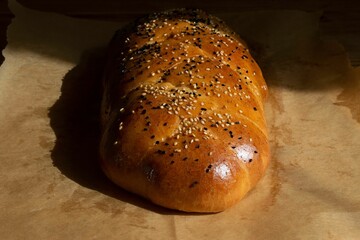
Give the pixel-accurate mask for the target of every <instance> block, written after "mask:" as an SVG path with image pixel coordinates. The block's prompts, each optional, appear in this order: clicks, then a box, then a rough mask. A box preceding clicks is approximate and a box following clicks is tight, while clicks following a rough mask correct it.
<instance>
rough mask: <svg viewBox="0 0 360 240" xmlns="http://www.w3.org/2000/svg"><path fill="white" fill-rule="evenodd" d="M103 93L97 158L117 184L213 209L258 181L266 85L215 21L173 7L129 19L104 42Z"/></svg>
mask: <svg viewBox="0 0 360 240" xmlns="http://www.w3.org/2000/svg"><path fill="white" fill-rule="evenodd" d="M103 87H104V95H103V100H102V110H101V122H102V139H101V143H100V159H101V160H100V161H101V166H102V168H103V170H104V172H105V174H106V175H107V176H108V177H109V178H110V179H111V180H112V181H113V182H115V183H116V184H117V185H119V186H121V187H122V188H124V189H126V190H128V191H130V192H133V193H136V194H139V195H141V196H143V197H145V198H147V199H149V200H151V201H152V202H154V203H156V204H158V205H161V206H164V207H167V208H172V209H177V210H181V211H187V212H219V211H223V210H225V209H227V208H228V207H230V206H232V205H234V204H235V203H236V202H238V201H239V200H240V199H241V198H243V197H244V196H245V194H246V193H247V192H248V191H249V190H251V189H252V188H253V187H254V186H255V184H256V183H257V182H258V181H259V179H260V178H261V177H262V176H263V175H264V172H265V170H266V168H267V166H268V163H269V158H270V153H269V144H268V135H267V130H266V123H265V119H264V109H263V102H264V100H265V98H266V95H267V86H266V83H265V81H264V78H263V76H262V73H261V70H260V68H259V66H258V65H257V64H256V62H255V61H254V59H253V58H252V56H251V55H250V52H249V49H248V48H247V46H246V45H245V43H244V41H243V40H241V39H240V37H238V36H237V35H236V34H235V33H234V32H232V31H231V30H230V29H229V28H228V27H227V26H226V25H225V24H224V23H223V22H222V21H221V20H219V19H217V18H215V17H213V16H210V15H208V14H206V13H205V12H203V11H201V10H186V9H179V10H172V11H167V12H162V13H155V14H152V15H149V16H147V17H144V18H141V19H139V20H137V21H135V22H134V23H132V24H131V25H129V26H128V27H127V28H125V29H123V30H121V31H118V32H117V33H116V35H115V36H114V38H113V40H112V41H111V43H110V47H109V56H108V64H107V67H106V70H105V75H104V82H103Z"/></svg>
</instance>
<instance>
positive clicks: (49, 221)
mask: <svg viewBox="0 0 360 240" xmlns="http://www.w3.org/2000/svg"><path fill="white" fill-rule="evenodd" d="M10 8H11V11H12V12H13V13H14V15H15V18H14V20H13V22H12V23H11V25H10V26H9V28H8V42H9V44H8V46H7V47H6V49H5V50H4V51H3V54H4V56H5V62H4V63H3V65H2V66H1V68H0V133H1V134H0V161H1V168H0V182H1V185H0V206H1V214H0V238H1V239H190V240H191V239H194V240H199V239H359V238H360V228H359V226H360V188H359V187H358V184H359V183H360V174H359V173H360V162H359V160H360V97H359V96H360V95H359V93H360V69H359V68H352V67H351V65H350V63H349V60H348V57H347V53H346V51H345V49H344V48H343V47H342V46H341V45H339V44H338V43H337V42H334V41H330V40H327V39H326V37H324V36H321V34H320V33H319V31H318V29H319V24H318V23H319V17H320V14H319V13H305V12H300V11H263V12H246V13H231V14H230V13H229V14H224V15H222V16H220V17H222V18H223V19H224V20H225V21H227V22H228V23H229V24H230V25H232V26H233V27H234V28H235V30H236V31H237V32H239V33H240V34H241V35H242V36H243V37H244V38H245V39H246V40H247V41H248V43H249V45H250V46H251V47H252V49H253V51H254V53H255V56H256V58H257V59H258V62H259V63H260V65H261V67H262V69H263V72H264V75H265V77H266V80H267V82H268V85H269V89H270V96H269V99H268V102H267V103H266V114H267V115H266V117H267V122H268V127H269V132H270V138H271V149H272V161H271V165H270V167H269V169H268V171H267V173H266V176H265V177H264V178H263V179H262V180H261V182H260V183H259V184H258V186H257V187H256V188H255V189H254V190H253V191H252V192H250V194H248V195H247V197H246V198H245V199H243V200H242V201H241V202H240V203H239V204H237V205H236V206H234V207H233V208H231V209H228V210H227V211H225V212H222V213H218V214H185V213H179V212H176V211H171V210H167V209H163V208H161V207H157V206H154V205H152V204H151V203H149V202H147V201H146V200H143V199H141V198H139V197H137V196H134V195H132V194H130V193H127V192H125V191H123V190H121V189H119V188H117V187H116V186H114V185H113V184H112V183H110V182H109V181H108V180H107V179H106V178H105V177H104V175H103V174H102V173H101V171H100V169H99V168H98V167H97V165H96V161H97V143H98V134H99V133H98V112H97V109H98V106H99V99H100V92H99V89H100V85H99V84H100V83H99V80H100V78H101V74H102V66H103V63H104V57H103V53H104V47H105V46H106V44H107V43H108V41H109V40H110V38H111V36H112V34H113V33H114V31H115V30H116V29H117V28H120V27H121V26H123V24H125V23H112V22H97V21H85V20H78V19H73V18H69V17H65V16H60V15H56V14H52V13H43V12H37V11H33V10H29V9H26V8H24V7H22V6H20V5H18V4H17V3H16V2H15V1H10Z"/></svg>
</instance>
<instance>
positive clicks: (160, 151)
mask: <svg viewBox="0 0 360 240" xmlns="http://www.w3.org/2000/svg"><path fill="white" fill-rule="evenodd" d="M157 153H159V154H165V151H164V150H160V149H159V150H157Z"/></svg>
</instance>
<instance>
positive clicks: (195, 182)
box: [189, 181, 199, 188]
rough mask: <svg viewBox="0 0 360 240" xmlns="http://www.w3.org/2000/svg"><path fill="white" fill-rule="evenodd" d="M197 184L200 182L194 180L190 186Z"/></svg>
mask: <svg viewBox="0 0 360 240" xmlns="http://www.w3.org/2000/svg"><path fill="white" fill-rule="evenodd" d="M197 184H199V182H198V181H194V182H192V183H191V184H190V186H189V188H193V187H195V186H196V185H197Z"/></svg>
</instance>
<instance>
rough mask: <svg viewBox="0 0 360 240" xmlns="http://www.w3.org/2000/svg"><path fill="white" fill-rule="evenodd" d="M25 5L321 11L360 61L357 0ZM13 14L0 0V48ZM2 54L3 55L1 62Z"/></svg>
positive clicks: (116, 14)
mask: <svg viewBox="0 0 360 240" xmlns="http://www.w3.org/2000/svg"><path fill="white" fill-rule="evenodd" d="M18 2H19V3H21V4H23V5H24V6H26V7H28V8H31V9H35V10H40V11H50V12H56V13H60V14H64V15H68V16H71V17H75V18H86V19H95V20H109V21H117V20H123V19H129V20H130V19H134V18H136V17H138V16H140V15H143V14H145V13H149V12H153V11H159V10H164V9H169V8H176V7H194V8H202V9H204V10H206V11H208V12H210V13H215V14H216V13H224V12H241V11H249V10H267V9H293V10H294V9H295V10H304V11H322V12H323V17H322V19H321V29H322V31H323V32H324V33H325V34H327V35H328V36H330V37H332V38H335V39H337V40H339V41H340V42H341V43H342V44H343V45H344V46H345V48H346V50H347V51H348V53H349V56H350V59H351V61H352V64H353V65H355V66H358V65H360V1H355V0H351V1H350V0H348V1H346V0H344V1H340V0H332V1H330V0H327V1H326V0H303V1H289V0H207V1H203V0H201V1H196V0H180V1H170V0H159V1H153V0H152V1H146V0H126V1H123V0H18ZM11 18H12V14H11V12H10V11H9V9H8V7H7V0H0V49H1V50H2V49H3V48H4V47H5V46H6V28H7V26H8V24H9V23H10V21H11ZM2 61H3V58H1V59H0V63H2Z"/></svg>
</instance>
